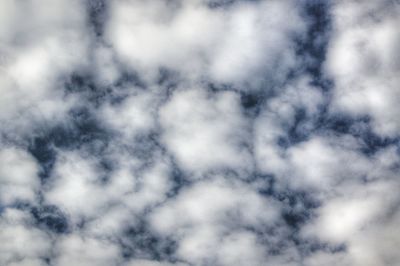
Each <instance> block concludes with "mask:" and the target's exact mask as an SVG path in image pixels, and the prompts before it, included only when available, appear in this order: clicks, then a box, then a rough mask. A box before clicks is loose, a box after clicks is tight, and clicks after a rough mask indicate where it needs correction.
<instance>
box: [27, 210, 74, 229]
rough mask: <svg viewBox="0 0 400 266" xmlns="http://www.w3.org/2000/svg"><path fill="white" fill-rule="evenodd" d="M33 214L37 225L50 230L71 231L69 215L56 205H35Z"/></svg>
mask: <svg viewBox="0 0 400 266" xmlns="http://www.w3.org/2000/svg"><path fill="white" fill-rule="evenodd" d="M31 214H32V216H33V218H34V220H35V223H36V225H37V226H38V227H39V228H41V229H43V230H45V231H49V232H53V233H57V234H64V233H68V232H69V231H70V225H69V222H68V218H67V216H66V215H65V214H64V213H63V212H62V211H61V210H60V209H59V208H57V206H54V205H43V206H39V207H33V208H32V209H31Z"/></svg>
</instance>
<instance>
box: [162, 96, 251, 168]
mask: <svg viewBox="0 0 400 266" xmlns="http://www.w3.org/2000/svg"><path fill="white" fill-rule="evenodd" d="M239 104H240V103H239V97H238V95H237V94H235V93H233V92H220V93H217V94H215V95H209V94H207V93H206V92H205V91H204V90H201V89H190V90H180V91H176V92H175V93H174V94H173V95H172V98H171V100H170V101H169V102H167V103H166V104H165V105H164V106H163V107H162V108H161V109H160V122H161V125H162V128H163V136H162V140H163V142H164V143H165V144H166V146H167V148H168V149H169V150H170V151H171V152H172V154H173V155H174V156H175V157H176V159H177V161H178V163H179V165H180V167H182V168H183V169H185V170H187V171H189V172H194V173H196V174H200V175H201V174H202V173H204V172H206V171H209V170H215V169H216V170H221V169H224V168H229V167H234V168H235V169H237V170H238V171H239V172H240V171H243V170H247V171H248V170H250V169H251V167H252V165H251V157H250V152H249V148H248V145H246V139H247V137H248V133H249V131H248V130H249V125H248V124H247V121H246V120H245V119H244V116H243V114H242V113H241V109H240V105H239Z"/></svg>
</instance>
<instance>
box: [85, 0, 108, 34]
mask: <svg viewBox="0 0 400 266" xmlns="http://www.w3.org/2000/svg"><path fill="white" fill-rule="evenodd" d="M87 8H88V13H89V21H90V23H91V26H92V27H93V31H94V33H95V34H96V36H98V37H100V36H102V35H103V33H104V25H105V22H106V20H107V18H108V2H107V1H104V0H89V1H87Z"/></svg>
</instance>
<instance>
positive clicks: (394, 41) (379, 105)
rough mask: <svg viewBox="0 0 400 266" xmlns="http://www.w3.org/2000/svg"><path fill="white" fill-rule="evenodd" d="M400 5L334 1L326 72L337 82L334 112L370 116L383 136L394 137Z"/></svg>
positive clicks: (397, 88) (396, 115) (397, 109)
mask: <svg viewBox="0 0 400 266" xmlns="http://www.w3.org/2000/svg"><path fill="white" fill-rule="evenodd" d="M399 12H400V11H399V5H398V3H396V2H395V1H369V2H368V3H367V2H365V3H364V2H361V1H338V3H336V4H335V5H334V6H333V10H332V13H333V16H334V19H333V35H332V40H331V43H330V45H329V49H328V55H327V56H328V59H327V62H326V71H327V73H328V74H329V75H332V77H333V78H334V80H335V83H336V90H335V92H334V105H333V110H335V111H345V112H349V113H351V114H352V115H355V116H361V115H368V116H370V117H371V118H372V125H373V129H374V131H375V132H376V133H378V134H381V135H383V136H388V137H393V136H398V132H399V129H400V124H399V119H398V116H399V112H400V111H399V108H398V105H397V102H398V101H399V97H400V96H399V95H400V94H399V93H400V90H399V83H400V81H399V71H400V65H399V62H400V59H399V54H398V49H399V47H398V43H399V38H400V34H399V31H398V26H397V25H398V24H399V23H400V18H399Z"/></svg>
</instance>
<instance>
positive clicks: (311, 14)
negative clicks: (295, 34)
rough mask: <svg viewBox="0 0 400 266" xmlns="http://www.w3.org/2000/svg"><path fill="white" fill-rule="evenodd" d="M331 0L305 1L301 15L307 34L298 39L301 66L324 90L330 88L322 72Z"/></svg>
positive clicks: (329, 25)
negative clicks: (304, 21) (304, 20)
mask: <svg viewBox="0 0 400 266" xmlns="http://www.w3.org/2000/svg"><path fill="white" fill-rule="evenodd" d="M331 5H332V3H331V1H330V0H329V1H320V0H316V1H305V2H304V7H303V12H304V14H303V16H304V17H305V18H306V21H307V23H308V29H307V34H306V35H305V37H302V38H301V39H300V40H299V41H298V47H297V53H298V55H299V56H300V58H301V60H304V62H303V63H302V65H301V66H302V68H304V70H305V71H306V72H307V73H309V74H310V75H311V76H312V78H313V79H312V84H313V85H317V86H319V87H321V88H322V89H324V90H326V89H329V88H331V86H330V82H329V81H327V80H326V77H325V76H324V74H323V70H322V66H323V64H324V62H325V55H326V50H327V47H328V44H329V40H330V35H331V27H332V25H331V24H332V22H331V14H330V6H331Z"/></svg>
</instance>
